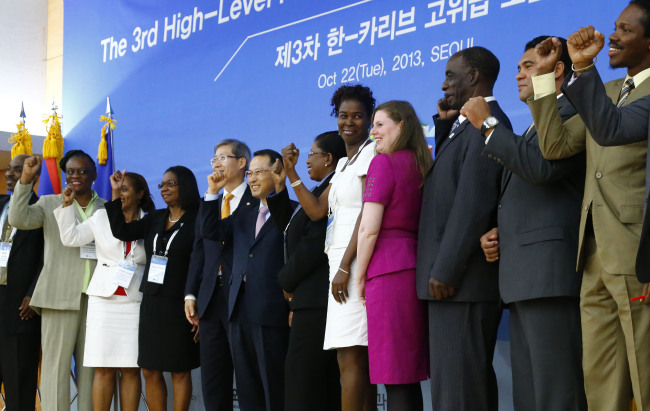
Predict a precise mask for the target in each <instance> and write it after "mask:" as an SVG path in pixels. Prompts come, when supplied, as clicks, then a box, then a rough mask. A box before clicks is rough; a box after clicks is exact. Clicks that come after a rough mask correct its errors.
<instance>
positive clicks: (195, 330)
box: [192, 325, 201, 344]
mask: <svg viewBox="0 0 650 411" xmlns="http://www.w3.org/2000/svg"><path fill="white" fill-rule="evenodd" d="M192 332H193V333H194V335H193V336H192V341H194V343H195V344H198V342H199V341H201V334H199V326H198V325H193V326H192Z"/></svg>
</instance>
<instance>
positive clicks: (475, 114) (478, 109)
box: [460, 97, 492, 130]
mask: <svg viewBox="0 0 650 411" xmlns="http://www.w3.org/2000/svg"><path fill="white" fill-rule="evenodd" d="M460 114H462V115H463V116H465V117H467V118H468V119H469V121H470V123H472V125H473V126H474V127H476V128H477V129H479V130H480V129H481V126H483V122H484V121H485V119H486V118H488V117H489V116H490V115H491V114H492V113H491V112H490V106H489V105H488V103H487V101H485V99H484V98H483V97H472V98H470V99H469V100H467V102H466V103H465V104H464V105H463V107H462V108H461V109H460Z"/></svg>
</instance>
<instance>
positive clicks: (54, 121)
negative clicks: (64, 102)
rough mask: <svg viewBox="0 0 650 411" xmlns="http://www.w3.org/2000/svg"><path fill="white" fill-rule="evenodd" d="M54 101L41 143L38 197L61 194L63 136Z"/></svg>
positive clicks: (46, 119)
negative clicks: (60, 163) (60, 166)
mask: <svg viewBox="0 0 650 411" xmlns="http://www.w3.org/2000/svg"><path fill="white" fill-rule="evenodd" d="M58 108H59V107H58V106H57V105H56V101H55V100H54V99H52V114H51V115H49V116H47V117H46V118H45V120H43V123H45V130H46V131H47V137H46V138H45V141H43V166H42V169H41V178H40V183H39V185H38V195H39V196H42V195H46V194H61V188H62V186H61V169H60V168H59V161H60V160H61V158H62V157H63V136H62V135H61V122H60V120H59V119H60V118H61V116H60V115H59V114H58V113H57V112H56V110H58Z"/></svg>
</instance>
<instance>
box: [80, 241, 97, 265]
mask: <svg viewBox="0 0 650 411" xmlns="http://www.w3.org/2000/svg"><path fill="white" fill-rule="evenodd" d="M79 258H85V259H86V260H96V259H97V250H96V249H95V242H94V241H91V242H90V243H88V244H86V245H82V246H81V247H79Z"/></svg>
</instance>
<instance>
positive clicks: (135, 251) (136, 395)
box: [54, 173, 155, 411]
mask: <svg viewBox="0 0 650 411" xmlns="http://www.w3.org/2000/svg"><path fill="white" fill-rule="evenodd" d="M118 197H119V198H120V199H121V201H122V212H123V213H124V217H125V218H126V220H127V221H132V220H137V219H139V218H141V217H142V216H143V215H144V212H148V211H151V210H153V209H154V208H155V206H154V204H153V201H152V200H151V194H150V193H149V188H148V186H147V182H146V181H145V179H144V177H142V176H141V175H139V174H136V173H126V178H125V179H124V180H123V183H122V185H121V187H119V189H118V188H117V187H114V188H113V199H116V198H118ZM73 200H74V191H73V190H72V189H71V188H70V187H67V188H66V189H65V190H64V192H63V205H62V206H61V207H59V208H57V209H55V210H54V216H55V218H56V221H57V223H58V225H59V232H60V234H61V242H62V243H63V244H64V245H65V246H68V247H82V250H84V251H85V252H87V253H89V254H92V253H93V252H95V253H96V257H97V267H96V268H95V272H94V273H93V276H92V279H91V281H90V284H89V285H88V290H87V294H88V317H87V321H86V345H85V357H84V364H83V365H84V366H85V367H95V378H94V381H93V406H94V409H95V411H108V410H110V406H111V401H112V398H113V392H114V390H115V374H116V372H117V370H120V372H121V374H122V379H121V380H120V403H121V407H122V409H123V410H124V411H130V410H133V411H136V410H137V409H138V404H139V400H140V391H141V388H140V368H138V364H137V360H138V325H139V312H140V301H142V293H141V292H140V291H139V287H140V282H141V281H142V273H143V272H144V264H145V262H146V255H145V252H144V247H143V245H142V241H133V242H124V241H120V240H118V239H116V238H115V237H113V234H112V233H111V227H110V224H109V222H108V217H107V215H106V210H104V209H101V210H97V212H96V213H95V214H93V215H92V217H90V218H88V219H87V220H86V221H84V222H79V221H77V220H76V217H75V213H74V207H73V206H71V205H72V202H73ZM93 241H94V247H93V245H92V244H93Z"/></svg>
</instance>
